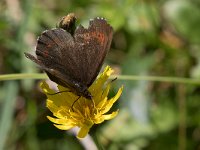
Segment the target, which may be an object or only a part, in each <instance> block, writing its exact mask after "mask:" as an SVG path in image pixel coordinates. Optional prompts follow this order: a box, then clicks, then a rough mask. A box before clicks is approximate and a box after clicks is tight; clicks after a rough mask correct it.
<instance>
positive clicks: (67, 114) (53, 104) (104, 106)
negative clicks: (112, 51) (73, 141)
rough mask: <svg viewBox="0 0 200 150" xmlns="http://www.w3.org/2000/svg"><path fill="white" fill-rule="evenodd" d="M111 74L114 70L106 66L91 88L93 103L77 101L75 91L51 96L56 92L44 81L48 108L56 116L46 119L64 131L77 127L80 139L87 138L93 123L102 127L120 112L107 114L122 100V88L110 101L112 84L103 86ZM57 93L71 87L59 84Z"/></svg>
mask: <svg viewBox="0 0 200 150" xmlns="http://www.w3.org/2000/svg"><path fill="white" fill-rule="evenodd" d="M112 72H113V70H112V69H111V68H110V67H109V66H107V67H106V68H105V69H104V72H103V73H102V74H100V76H99V77H98V79H97V80H96V81H95V82H94V83H93V84H92V85H91V86H90V87H89V89H88V90H89V91H90V93H91V94H92V100H88V99H86V98H84V97H80V98H79V99H78V100H77V98H78V97H79V96H77V95H75V94H74V93H72V92H62V93H58V94H55V95H49V94H48V93H55V91H54V90H52V89H50V88H49V86H48V84H47V83H46V82H42V83H41V85H40V86H41V88H42V90H43V91H44V93H45V94H46V95H47V97H48V99H47V103H46V105H47V107H48V108H49V110H50V111H51V112H52V113H53V115H54V116H55V117H56V118H53V117H50V116H47V118H48V119H49V120H50V121H52V122H53V123H55V124H54V125H55V126H56V127H57V128H58V129H61V130H69V129H71V128H73V127H76V126H77V127H79V128H80V130H79V132H78V135H77V137H78V138H84V137H85V136H86V135H87V133H88V132H89V130H90V128H91V127H92V126H93V125H94V124H100V123H102V122H103V121H105V120H110V119H112V118H114V117H115V116H116V115H117V114H118V110H117V111H114V112H112V113H111V114H105V113H107V112H108V111H109V110H110V108H111V107H112V105H113V103H115V102H116V101H117V99H118V98H119V97H120V95H121V93H122V90H123V87H121V88H120V89H119V90H118V92H117V94H116V95H115V96H114V97H113V98H111V99H109V100H108V97H107V96H108V93H109V90H110V83H107V84H106V86H104V83H105V82H106V81H107V79H108V78H109V76H110V75H111V73H112ZM58 90H59V91H67V90H68V91H69V89H68V88H66V87H62V86H60V85H58ZM76 100H77V101H76ZM75 101H76V102H75ZM72 105H73V106H72Z"/></svg>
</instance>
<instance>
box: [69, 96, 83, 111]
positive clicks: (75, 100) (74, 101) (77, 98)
mask: <svg viewBox="0 0 200 150" xmlns="http://www.w3.org/2000/svg"><path fill="white" fill-rule="evenodd" d="M80 97H81V96H79V97H78V98H77V99H76V100H75V101H74V102H73V104H72V106H71V109H72V111H74V109H73V107H74V104H75V103H76V102H77V101H78V100H79V98H80Z"/></svg>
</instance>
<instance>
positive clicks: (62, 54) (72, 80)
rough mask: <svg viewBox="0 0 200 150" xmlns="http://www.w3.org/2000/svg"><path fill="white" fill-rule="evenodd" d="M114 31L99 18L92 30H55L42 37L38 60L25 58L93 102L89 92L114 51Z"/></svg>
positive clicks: (89, 28) (91, 22) (31, 56)
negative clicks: (107, 56) (109, 53)
mask: <svg viewBox="0 0 200 150" xmlns="http://www.w3.org/2000/svg"><path fill="white" fill-rule="evenodd" d="M112 34H113V29H112V27H111V26H110V25H109V24H108V23H107V22H106V20H105V19H102V18H95V19H94V20H91V21H90V24H89V27H88V28H84V27H83V26H81V25H79V26H78V27H77V28H76V29H75V30H74V32H72V31H71V30H70V32H69V31H68V30H64V29H63V28H61V27H60V28H55V29H51V30H47V31H45V32H43V33H42V34H41V36H39V38H38V40H37V46H36V57H35V56H33V55H31V54H28V53H25V56H26V57H27V58H29V59H31V60H32V61H34V62H35V63H37V64H38V65H39V66H40V67H41V69H42V70H44V71H45V72H46V73H47V75H48V76H49V78H50V80H52V81H54V82H56V83H57V84H60V85H62V86H64V87H67V88H69V89H70V91H71V92H73V93H75V94H76V95H78V96H83V97H85V98H87V99H92V95H91V93H90V92H89V91H88V88H89V87H90V85H91V84H92V83H93V82H94V80H95V79H96V77H97V75H98V73H99V71H100V69H101V66H102V64H103V60H104V59H105V56H106V54H107V52H108V50H109V49H110V44H111V41H112Z"/></svg>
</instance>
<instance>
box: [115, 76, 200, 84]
mask: <svg viewBox="0 0 200 150" xmlns="http://www.w3.org/2000/svg"><path fill="white" fill-rule="evenodd" d="M114 77H117V79H119V80H147V81H156V82H173V83H184V84H195V85H200V79H191V78H182V77H167V76H165V77H161V76H135V75H119V76H114Z"/></svg>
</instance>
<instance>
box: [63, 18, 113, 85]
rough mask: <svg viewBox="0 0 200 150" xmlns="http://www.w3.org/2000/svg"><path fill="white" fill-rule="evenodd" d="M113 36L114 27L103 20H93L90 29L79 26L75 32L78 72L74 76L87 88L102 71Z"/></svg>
mask: <svg viewBox="0 0 200 150" xmlns="http://www.w3.org/2000/svg"><path fill="white" fill-rule="evenodd" d="M112 35H113V29H112V27H111V26H110V25H109V24H108V23H107V22H106V20H105V19H103V18H95V19H94V20H91V21H90V24H89V27H88V29H85V28H84V27H82V26H79V27H78V28H77V29H76V30H75V34H74V38H75V47H74V52H75V53H74V54H75V55H76V61H77V63H76V70H78V71H74V75H75V76H76V77H79V78H78V80H79V81H80V82H81V83H84V85H87V87H89V86H90V85H91V84H92V83H93V81H94V80H95V78H96V77H97V75H98V73H99V71H100V69H101V66H102V64H103V61H104V58H105V56H106V54H107V52H108V50H109V49H110V45H111V41H112ZM65 57H67V56H65Z"/></svg>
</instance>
